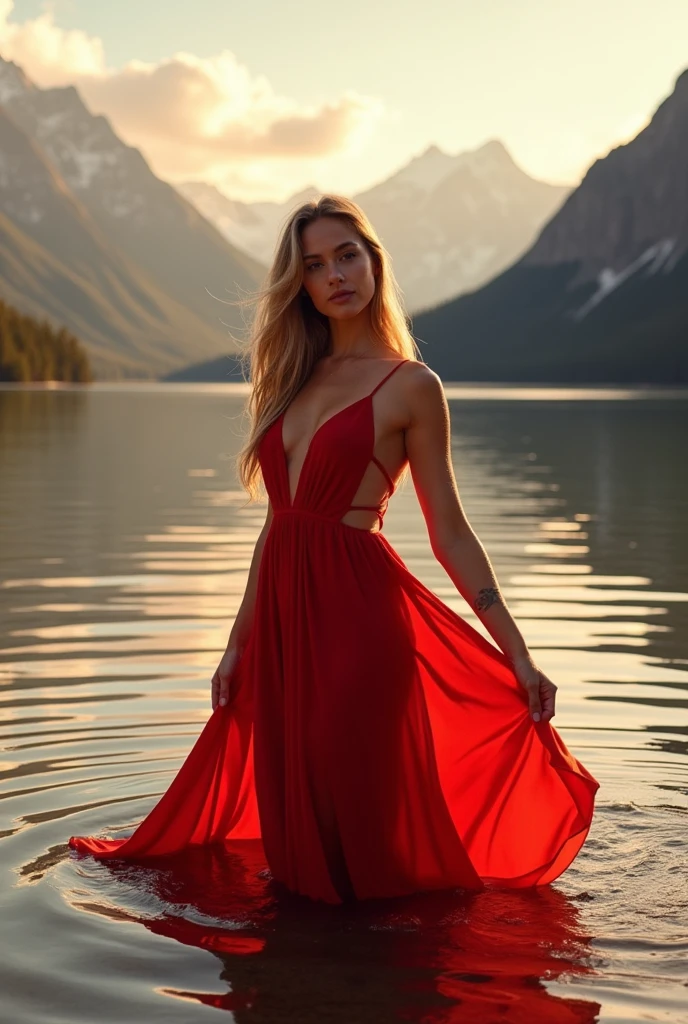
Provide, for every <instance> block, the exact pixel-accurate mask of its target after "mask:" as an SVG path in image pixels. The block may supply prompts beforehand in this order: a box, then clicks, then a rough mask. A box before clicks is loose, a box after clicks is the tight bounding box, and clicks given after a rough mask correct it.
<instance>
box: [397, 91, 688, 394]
mask: <svg viewBox="0 0 688 1024" xmlns="http://www.w3.org/2000/svg"><path fill="white" fill-rule="evenodd" d="M687 166H688V71H686V72H684V73H683V74H682V75H681V76H680V77H679V78H678V80H677V82H676V86H675V89H674V91H673V93H672V94H671V95H670V96H669V97H668V98H667V99H666V100H665V101H664V102H663V103H662V104H661V105H660V106H659V108H658V109H657V111H656V113H655V114H654V116H653V118H652V120H651V122H650V124H649V125H648V126H647V127H646V128H644V129H643V131H641V132H640V134H639V135H638V136H637V137H636V138H635V139H633V140H632V141H631V142H629V143H627V144H625V145H622V146H618V147H616V148H615V149H613V150H612V151H611V152H610V153H609V154H608V155H607V156H606V157H604V158H602V159H600V160H597V161H596V162H595V163H594V164H593V165H592V167H591V168H590V170H589V171H588V173H587V174H586V176H585V178H584V180H583V181H582V182H581V185H580V186H579V187H578V188H577V189H576V191H575V192H574V193H573V194H572V195H570V196H569V197H568V199H567V200H566V202H565V203H564V205H563V206H562V208H561V210H560V211H559V212H558V213H557V214H556V215H555V216H554V217H553V218H552V220H551V221H550V222H549V223H548V224H547V225H546V227H545V228H544V229H543V230H542V232H541V233H540V235H539V237H538V239H537V241H536V242H535V244H534V245H533V246H532V247H531V249H530V250H529V251H528V252H527V253H526V254H525V255H524V256H523V257H522V258H521V259H519V260H518V262H517V263H516V264H515V265H514V266H512V267H510V268H509V269H508V270H507V271H506V272H505V273H503V274H501V275H500V276H499V277H497V278H496V279H495V280H493V281H491V282H490V283H489V284H487V285H486V286H485V287H483V288H481V289H479V290H477V291H474V292H473V293H471V294H469V295H464V296H461V297H459V298H458V299H456V300H455V301H452V302H448V303H446V304H444V305H441V306H439V307H438V308H437V309H434V310H430V311H427V312H425V313H424V314H421V315H420V316H418V317H416V318H415V319H414V333H415V335H416V337H418V338H419V339H420V340H421V342H423V343H424V344H422V345H421V348H422V350H423V354H424V356H425V358H426V360H427V362H428V363H429V364H430V365H431V366H432V367H433V368H434V369H435V370H436V371H437V372H438V373H439V374H440V375H441V376H442V377H443V378H445V379H448V380H521V381H526V380H527V381H546V380H547V381H581V382H583V381H585V382H604V381H619V382H623V381H627V382H633V381H635V382H641V381H648V382H667V383H671V382H683V383H685V382H688V175H687V174H686V167H687Z"/></svg>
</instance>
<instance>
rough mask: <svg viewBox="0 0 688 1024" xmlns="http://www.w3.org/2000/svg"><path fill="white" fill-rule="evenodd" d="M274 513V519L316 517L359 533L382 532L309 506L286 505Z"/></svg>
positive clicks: (317, 519) (273, 511) (274, 509)
mask: <svg viewBox="0 0 688 1024" xmlns="http://www.w3.org/2000/svg"><path fill="white" fill-rule="evenodd" d="M347 511H348V510H347ZM272 515H273V519H278V518H282V517H283V516H290V517H295V518H304V519H315V520H316V521H318V522H321V523H329V524H330V525H331V526H343V527H344V528H345V529H347V530H355V531H356V532H357V533H368V534H371V535H372V536H375V535H376V534H378V533H380V530H368V529H365V528H363V527H360V526H352V525H351V524H350V523H343V522H342V520H341V518H339V519H338V518H337V517H336V516H326V515H323V513H322V512H313V511H311V509H307V508H294V507H293V506H291V505H284V506H282V507H281V508H273V510H272ZM344 515H346V511H345V512H344Z"/></svg>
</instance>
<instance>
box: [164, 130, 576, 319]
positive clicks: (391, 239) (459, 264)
mask: <svg viewBox="0 0 688 1024" xmlns="http://www.w3.org/2000/svg"><path fill="white" fill-rule="evenodd" d="M177 187H178V188H179V190H180V191H181V193H182V194H183V195H184V196H186V198H187V199H189V200H190V201H191V202H193V203H194V204H195V205H196V206H197V208H198V209H199V210H200V211H201V212H202V213H203V215H204V216H206V217H207V218H208V219H209V220H210V221H212V222H213V223H214V224H215V225H216V226H217V227H218V228H219V230H220V231H222V233H223V234H224V235H225V237H227V238H228V239H230V240H231V241H232V242H233V243H234V244H235V245H237V246H239V247H240V248H242V249H245V250H246V251H247V252H250V253H252V254H253V255H254V256H255V257H256V258H258V259H260V260H262V261H263V262H265V263H267V262H269V261H270V259H271V258H272V254H273V251H274V247H275V244H276V241H277V236H278V232H279V229H280V227H281V225H282V223H283V221H284V219H285V218H286V216H287V214H288V213H289V212H290V211H291V210H293V209H294V208H295V207H296V206H297V205H298V204H299V203H301V202H305V201H306V200H307V199H309V198H311V196H314V195H315V196H317V195H318V194H319V193H318V191H317V190H316V189H314V188H308V189H306V190H305V191H303V192H300V193H298V194H297V195H294V196H292V197H290V198H289V199H288V200H287V201H286V202H284V203H241V202H238V201H236V200H232V199H229V198H227V197H226V196H223V195H222V193H221V192H219V191H218V190H217V189H216V188H214V187H213V186H211V185H206V184H203V183H200V182H188V183H186V184H184V185H179V186H177ZM569 191H570V190H569V189H568V188H567V187H564V186H561V185H549V184H546V183H544V182H541V181H535V180H534V179H533V178H530V177H529V176H528V175H527V174H525V172H524V171H522V170H520V168H518V167H517V166H516V164H515V163H514V161H513V160H512V158H511V156H510V155H509V153H508V152H507V150H506V149H505V148H504V146H503V145H502V144H501V143H500V142H489V143H487V144H486V145H484V146H481V147H480V148H479V149H476V150H475V151H472V152H469V153H459V154H458V155H450V154H448V153H444V152H443V151H442V150H440V149H439V148H438V147H437V146H430V147H429V148H428V149H427V150H426V151H425V152H424V153H422V154H421V155H420V156H418V157H416V158H414V159H413V160H411V162H410V163H409V164H407V165H406V166H405V167H402V168H401V169H400V170H399V171H397V172H396V173H395V174H393V175H392V176H391V177H390V178H388V179H387V180H385V181H383V182H381V183H380V184H378V185H376V186H375V187H374V188H370V189H367V190H366V191H365V192H360V193H358V194H356V195H355V196H354V197H353V198H354V199H355V201H356V202H357V203H358V204H359V205H360V206H361V207H362V208H363V209H364V210H365V212H366V214H367V215H368V217H369V218H370V220H371V222H372V224H373V225H374V227H375V229H376V231H377V232H378V234H379V235H380V237H381V239H382V242H383V244H384V245H385V247H386V248H387V249H388V251H389V252H390V254H391V256H392V259H393V261H394V272H395V275H396V277H397V279H398V281H399V283H400V285H401V288H402V291H403V292H404V297H405V301H406V305H407V308H408V309H409V310H416V311H417V310H419V309H421V308H424V307H427V306H431V305H434V304H436V303H438V302H441V301H444V300H445V299H447V298H454V297H455V296H456V295H458V294H460V293H461V292H465V291H468V290H470V289H473V288H475V287H477V286H478V285H480V284H483V283H484V282H485V281H487V280H489V279H490V278H491V277H494V275H495V274H497V273H499V272H500V271H501V270H503V269H504V268H505V267H507V266H508V265H509V264H511V263H513V261H514V260H515V259H516V258H517V257H518V256H520V255H521V254H522V253H523V252H524V250H525V249H527V248H528V246H529V245H530V244H531V243H532V241H533V240H534V238H535V237H536V235H537V232H538V231H539V229H540V228H541V227H542V225H543V224H544V223H545V221H547V220H548V218H549V217H550V216H551V215H552V214H553V213H554V211H555V210H556V209H557V208H558V207H559V206H560V205H561V203H562V201H563V199H564V197H565V196H566V195H567V194H568V192H569Z"/></svg>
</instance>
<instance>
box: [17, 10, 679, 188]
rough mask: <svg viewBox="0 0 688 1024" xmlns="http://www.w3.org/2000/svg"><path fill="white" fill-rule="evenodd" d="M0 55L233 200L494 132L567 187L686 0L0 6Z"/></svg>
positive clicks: (394, 166) (671, 40)
mask: <svg viewBox="0 0 688 1024" xmlns="http://www.w3.org/2000/svg"><path fill="white" fill-rule="evenodd" d="M0 56H2V57H4V58H5V59H11V60H14V61H15V62H16V63H17V64H19V65H20V66H21V67H23V69H24V70H25V71H26V73H27V74H28V75H29V77H30V78H31V79H33V81H34V82H36V84H37V85H40V86H42V87H50V86H56V85H66V84H74V85H76V87H77V88H78V89H79V92H80V93H81V95H82V97H83V99H84V101H85V102H86V104H87V106H88V107H89V109H90V110H91V111H93V113H99V114H104V115H105V116H106V117H108V118H109V120H110V121H111V123H112V125H113V127H114V129H115V130H116V131H117V133H118V135H119V136H120V137H121V138H122V139H123V140H124V141H125V142H127V143H128V144H130V145H133V146H137V147H138V148H139V149H141V151H142V152H143V154H144V156H145V157H146V159H147V160H148V162H149V163H150V165H151V167H152V168H153V170H154V171H155V173H156V174H158V175H159V176H160V177H162V178H164V179H166V180H168V181H171V182H181V181H191V180H193V181H207V182H210V183H212V184H215V185H217V186H218V188H220V189H221V190H222V191H223V192H225V193H226V194H227V195H229V196H230V197H232V198H235V199H240V200H245V201H249V202H253V201H262V200H275V201H284V200H286V199H287V198H289V197H291V196H292V195H293V194H294V193H295V192H297V191H299V190H300V189H303V188H306V187H308V186H315V188H317V189H319V190H320V191H334V192H342V193H344V194H346V195H351V196H354V195H356V194H357V193H359V192H361V191H363V190H364V189H366V188H369V187H371V186H373V185H375V184H377V183H378V182H380V181H383V180H384V179H386V178H387V177H389V176H390V175H391V174H393V173H394V171H396V170H398V169H399V168H400V167H402V166H403V165H404V164H406V163H407V162H408V161H409V160H410V159H412V158H413V157H415V156H418V155H420V154H421V153H423V152H424V151H425V150H426V149H427V148H428V146H430V145H437V146H439V147H440V149H442V150H444V151H445V152H447V153H459V152H465V151H467V150H471V149H475V148H477V147H479V146H480V145H482V144H484V143H485V142H487V141H489V140H491V139H499V140H501V141H502V142H503V143H504V145H505V146H506V147H507V149H508V150H509V151H510V153H511V155H512V157H513V158H514V160H515V161H516V163H517V164H518V165H519V166H520V167H522V168H523V170H525V171H526V172H527V173H528V174H530V175H532V176H533V177H535V178H539V179H541V180H544V181H550V182H556V183H563V184H572V185H575V184H577V183H578V182H579V181H580V180H581V179H582V177H583V176H584V174H585V172H586V170H587V168H588V167H589V166H590V164H591V163H592V162H593V161H594V160H595V159H596V158H597V157H600V156H604V155H605V154H606V153H607V152H609V150H610V149H611V148H613V146H615V145H618V144H619V143H623V142H625V141H628V139H630V138H632V137H633V136H634V135H636V134H637V133H638V131H639V130H640V129H641V128H642V127H643V126H644V125H645V124H646V123H647V121H648V120H649V118H650V117H651V116H652V113H653V112H654V110H655V109H656V107H657V106H658V105H659V103H661V101H662V100H663V99H664V98H665V97H666V96H667V95H668V94H669V93H671V91H672V88H673V84H674V82H675V80H676V78H677V77H678V75H679V74H680V73H681V71H683V70H684V69H685V68H687V67H688V0H652V2H649V0H646V2H638V0H576V2H575V3H573V2H571V0H567V2H563V0H482V3H481V4H478V3H476V0H415V2H408V0H347V2H346V3H337V4H328V3H324V4H322V5H318V4H315V3H312V2H311V3H308V4H299V3H296V4H288V3H285V2H284V0H251V2H250V3H247V2H243V3H236V2H235V3H232V2H230V0H224V2H220V0H193V2H190V0H145V2H143V3H142V2H141V0H117V2H116V3H108V2H107V0H52V2H49V3H46V2H44V0H0Z"/></svg>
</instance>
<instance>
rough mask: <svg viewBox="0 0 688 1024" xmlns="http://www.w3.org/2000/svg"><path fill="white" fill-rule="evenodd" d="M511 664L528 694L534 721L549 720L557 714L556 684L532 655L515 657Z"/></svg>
mask: <svg viewBox="0 0 688 1024" xmlns="http://www.w3.org/2000/svg"><path fill="white" fill-rule="evenodd" d="M511 665H512V668H513V670H514V675H515V676H516V678H517V679H518V681H519V683H520V684H521V686H522V687H523V688H524V690H525V691H526V693H527V694H528V706H529V711H530V714H531V716H532V718H533V721H534V722H539V721H543V722H549V720H550V718H554V714H555V712H554V702H555V697H556V692H557V688H556V686H555V685H554V683H553V682H552V681H551V679H548V678H547V676H546V675H545V673H544V672H542V671H541V670H540V669H539V668H538V667H537V665H536V664H535V662H534V661H533V659H532V658H531V657H530V655H526V656H524V657H522V658H515V659H514V660H513V661H512V663H511Z"/></svg>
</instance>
